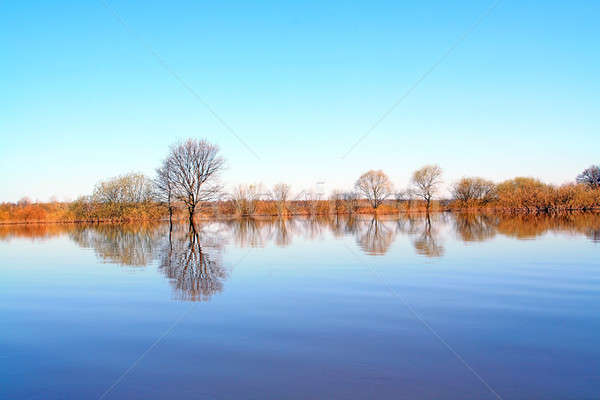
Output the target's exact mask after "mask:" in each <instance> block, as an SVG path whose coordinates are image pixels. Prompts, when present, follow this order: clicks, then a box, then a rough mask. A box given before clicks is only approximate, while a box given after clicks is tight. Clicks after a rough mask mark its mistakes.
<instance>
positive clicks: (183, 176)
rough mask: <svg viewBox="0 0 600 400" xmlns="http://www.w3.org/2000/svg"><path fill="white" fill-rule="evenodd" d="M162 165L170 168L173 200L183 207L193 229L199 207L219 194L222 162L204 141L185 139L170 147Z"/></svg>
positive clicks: (215, 149)
mask: <svg viewBox="0 0 600 400" xmlns="http://www.w3.org/2000/svg"><path fill="white" fill-rule="evenodd" d="M165 162H166V163H168V164H169V166H170V167H169V168H171V170H170V173H169V177H170V178H169V179H170V180H171V182H172V184H173V186H172V190H173V196H174V199H176V200H177V201H181V202H182V203H183V204H184V205H185V207H186V208H187V210H188V214H189V221H190V225H191V226H194V214H195V212H196V207H197V206H198V204H199V203H200V202H203V201H211V200H214V199H216V198H217V197H218V194H219V193H220V191H221V185H220V184H219V181H218V178H219V174H220V173H221V171H223V169H224V168H225V160H224V159H223V158H222V157H221V156H219V148H218V147H217V146H215V145H213V144H211V143H209V142H207V141H206V140H198V139H188V140H186V141H184V142H181V143H177V144H175V145H173V146H171V150H170V153H169V156H168V157H167V160H166V161H165Z"/></svg>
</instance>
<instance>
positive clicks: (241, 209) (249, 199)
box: [230, 184, 263, 215]
mask: <svg viewBox="0 0 600 400" xmlns="http://www.w3.org/2000/svg"><path fill="white" fill-rule="evenodd" d="M262 194H263V186H262V185H261V184H254V185H244V184H242V185H238V186H236V187H235V188H234V189H233V191H232V192H231V195H230V197H231V201H232V203H233V207H234V208H235V210H236V212H237V213H238V214H240V215H254V214H255V213H256V207H257V203H258V201H259V200H260V198H261V196H262Z"/></svg>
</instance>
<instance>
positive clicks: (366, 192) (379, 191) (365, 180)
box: [354, 170, 393, 209]
mask: <svg viewBox="0 0 600 400" xmlns="http://www.w3.org/2000/svg"><path fill="white" fill-rule="evenodd" d="M354 187H355V188H356V190H357V191H358V192H360V193H361V194H362V195H363V196H365V197H366V198H367V199H368V200H369V202H370V203H371V207H373V208H374V209H377V207H379V206H380V205H381V204H382V203H383V201H384V200H385V199H386V198H388V197H389V196H390V195H391V194H392V190H393V189H392V182H391V181H390V179H389V178H388V176H387V175H386V174H385V173H384V172H383V171H381V170H379V171H374V170H371V171H368V172H365V173H364V174H362V175H361V176H360V178H358V180H357V181H356V183H355V184H354Z"/></svg>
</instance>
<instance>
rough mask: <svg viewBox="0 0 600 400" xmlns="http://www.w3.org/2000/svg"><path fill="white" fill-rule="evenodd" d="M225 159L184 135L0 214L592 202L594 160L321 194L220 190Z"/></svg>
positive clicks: (578, 206) (372, 179)
mask: <svg viewBox="0 0 600 400" xmlns="http://www.w3.org/2000/svg"><path fill="white" fill-rule="evenodd" d="M224 165H225V160H224V159H223V158H222V157H221V156H220V155H219V149H218V147H216V146H215V145H212V144H210V143H208V142H207V141H205V140H196V139H188V140H186V141H184V142H181V143H177V144H175V145H173V146H172V147H171V148H170V149H169V153H168V155H167V157H166V158H165V159H164V160H163V162H162V164H161V166H160V167H159V168H157V170H156V176H155V177H154V178H152V179H151V178H148V177H146V176H144V175H143V174H137V173H130V174H126V175H122V176H118V177H115V178H111V179H108V180H105V181H101V182H99V183H98V184H97V185H96V186H95V188H94V191H93V193H92V194H91V195H89V196H83V197H80V198H79V199H77V200H75V201H73V202H63V203H60V202H49V203H38V202H31V201H30V200H28V199H26V198H25V199H22V200H21V201H19V202H18V203H16V204H15V203H2V204H0V222H44V221H57V222H58V221H61V222H66V221H73V222H84V221H85V222H97V221H134V220H158V219H163V218H169V219H170V220H173V219H184V218H185V219H188V220H189V222H190V224H193V223H194V219H195V218H196V217H197V216H198V215H201V216H204V217H219V216H258V215H271V216H273V215H278V216H288V215H328V214H354V213H355V214H363V213H377V214H392V213H399V212H411V211H424V212H430V211H449V210H464V209H486V210H497V211H503V212H524V213H532V212H554V211H566V210H592V209H596V208H600V167H599V166H591V167H589V168H587V169H585V170H584V171H583V172H582V173H581V174H579V175H578V176H577V177H576V180H575V181H574V182H572V183H568V184H564V185H560V186H556V185H550V184H546V183H543V182H541V181H540V180H538V179H535V178H526V177H518V178H514V179H510V180H507V181H504V182H500V183H495V182H492V181H489V180H486V179H483V178H479V177H465V178H462V179H460V180H459V181H457V182H454V183H453V184H451V185H450V195H451V196H450V198H446V199H444V198H443V196H440V191H441V188H442V184H443V180H442V169H441V168H440V167H439V166H437V165H428V166H424V167H423V168H420V169H419V170H417V171H415V172H414V173H413V175H412V179H411V181H410V185H409V187H407V188H405V189H402V190H396V189H395V188H394V185H393V184H392V181H391V179H390V178H389V177H388V175H386V174H385V173H384V172H383V171H374V170H371V171H368V172H366V173H364V174H363V175H361V176H360V177H359V178H358V179H357V180H356V182H355V184H354V187H353V188H352V189H350V190H334V191H333V192H332V193H331V194H330V195H329V196H327V197H325V196H324V193H318V192H316V191H315V190H302V191H300V192H298V193H296V194H294V193H293V192H292V188H291V186H290V185H287V184H285V183H279V184H276V185H274V186H273V187H272V188H266V187H264V186H263V185H262V184H242V185H238V186H236V187H235V188H233V190H231V191H229V192H228V193H227V192H225V191H224V190H223V186H222V184H221V182H220V180H219V175H220V173H221V171H222V170H223V168H224Z"/></svg>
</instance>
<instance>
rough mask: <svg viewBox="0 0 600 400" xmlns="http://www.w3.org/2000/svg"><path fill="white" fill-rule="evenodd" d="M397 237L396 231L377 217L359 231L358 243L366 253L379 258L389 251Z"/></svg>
mask: <svg viewBox="0 0 600 400" xmlns="http://www.w3.org/2000/svg"><path fill="white" fill-rule="evenodd" d="M395 236H396V232H395V231H394V229H392V228H390V227H389V226H387V225H386V223H385V222H384V221H382V220H380V219H379V218H378V217H376V216H375V217H373V218H371V220H370V221H368V222H367V223H366V224H365V227H364V229H359V232H358V234H357V236H356V242H357V243H358V245H359V246H360V248H361V249H362V250H363V251H364V252H365V253H367V254H369V255H372V256H378V255H383V254H385V253H386V252H387V251H388V249H389V248H390V246H391V245H392V243H393V241H394V238H395Z"/></svg>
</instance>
